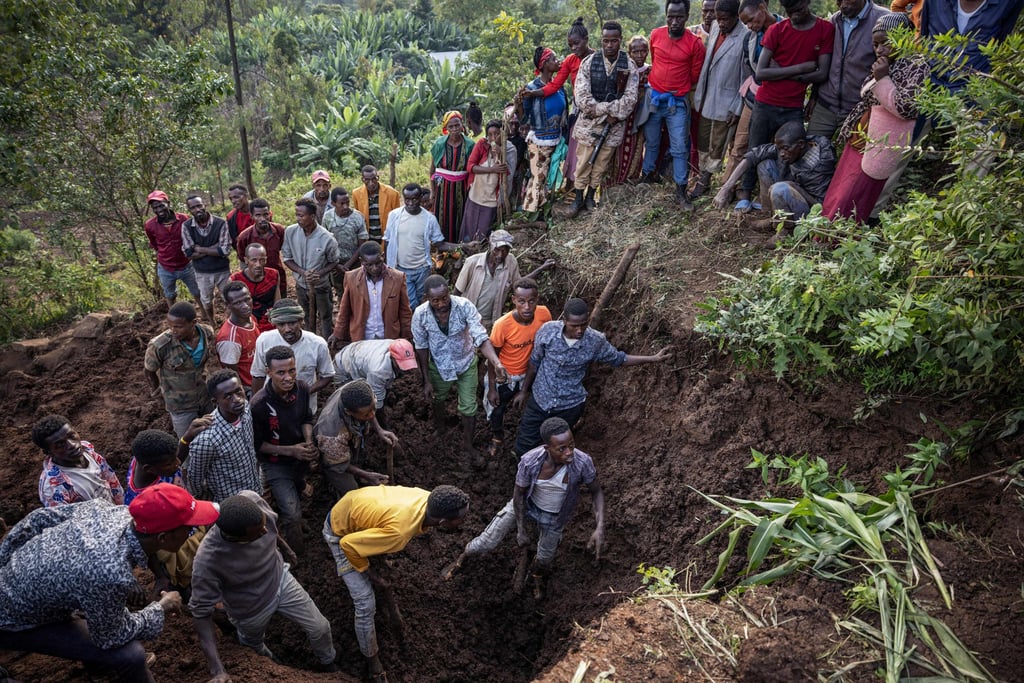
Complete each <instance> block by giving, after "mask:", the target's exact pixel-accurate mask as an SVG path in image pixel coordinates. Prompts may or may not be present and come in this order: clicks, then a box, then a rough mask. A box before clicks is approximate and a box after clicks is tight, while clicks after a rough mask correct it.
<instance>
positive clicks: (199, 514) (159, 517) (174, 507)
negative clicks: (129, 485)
mask: <svg viewBox="0 0 1024 683" xmlns="http://www.w3.org/2000/svg"><path fill="white" fill-rule="evenodd" d="M128 512H130V513H131V515H132V518H133V519H134V520H135V529H136V530H137V531H138V532H139V533H143V534H162V533H164V532H165V531H173V530H174V529H177V528H178V527H183V526H203V525H205V524H213V523H214V522H216V521H217V517H219V516H220V509H219V508H218V507H217V504H216V503H210V502H207V501H205V500H196V499H195V498H193V497H192V494H190V493H189V492H188V491H186V490H185V489H183V488H181V487H180V486H175V485H174V484H167V483H164V482H160V483H158V484H153V485H152V486H147V487H146V488H144V489H142V492H141V493H139V495H138V496H136V497H135V500H133V501H132V502H131V505H129V506H128Z"/></svg>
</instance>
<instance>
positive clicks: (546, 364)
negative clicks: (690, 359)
mask: <svg viewBox="0 0 1024 683" xmlns="http://www.w3.org/2000/svg"><path fill="white" fill-rule="evenodd" d="M562 318H563V319H562V320H552V321H551V322H549V323H544V324H543V325H541V327H540V329H539V330H537V336H536V337H535V338H534V340H533V351H532V352H531V353H530V365H529V367H528V368H527V370H526V377H525V378H523V389H522V391H521V392H520V398H517V399H516V400H517V401H518V404H517V405H516V407H520V406H521V405H522V403H523V398H522V397H525V396H527V395H529V399H526V409H525V410H524V411H523V418H522V420H521V421H520V422H519V433H518V434H517V435H516V443H515V446H513V448H512V451H513V452H514V453H515V454H516V455H517V456H522V455H523V454H524V453H526V451H528V450H530V449H531V448H535V447H537V446H540V445H541V438H540V425H541V423H542V422H544V420H546V419H548V418H549V417H560V418H562V419H563V420H565V421H566V422H568V423H569V427H570V428H573V429H575V427H576V423H577V422H578V421H579V419H580V417H581V416H582V415H583V403H584V401H586V400H587V390H586V389H584V388H583V378H584V376H585V375H586V374H587V368H589V367H590V364H591V363H594V362H598V363H608V364H609V365H611V366H612V367H615V368H617V367H620V366H622V367H629V366H632V365H644V364H645V363H660V362H662V361H664V360H666V359H667V358H668V357H669V356H671V355H672V347H670V346H666V347H665V348H663V349H662V350H661V351H659V352H658V353H657V354H656V355H653V356H634V355H631V354H628V353H626V352H625V351H619V350H618V349H617V348H615V347H614V346H612V345H611V343H610V342H609V341H608V340H607V339H606V338H605V336H604V334H603V333H601V332H598V331H597V330H595V329H592V328H591V327H589V325H590V309H589V308H588V307H587V302H585V301H584V300H583V299H569V300H568V301H567V302H566V303H565V310H564V311H563V312H562ZM531 392H532V393H531Z"/></svg>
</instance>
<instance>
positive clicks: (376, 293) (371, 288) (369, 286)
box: [363, 278, 384, 339]
mask: <svg viewBox="0 0 1024 683" xmlns="http://www.w3.org/2000/svg"><path fill="white" fill-rule="evenodd" d="M383 293H384V278H381V279H380V280H379V281H378V282H374V281H373V280H371V279H370V278H366V294H367V295H368V296H369V297H370V315H369V316H367V318H366V329H365V330H364V331H363V339H383V338H384V313H383V310H382V308H381V296H382V295H383Z"/></svg>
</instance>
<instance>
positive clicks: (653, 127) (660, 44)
mask: <svg viewBox="0 0 1024 683" xmlns="http://www.w3.org/2000/svg"><path fill="white" fill-rule="evenodd" d="M689 14H690V0H679V2H672V1H671V0H670V1H669V2H668V4H666V5H665V19H666V23H665V26H661V27H659V28H656V29H654V30H653V31H651V40H650V43H651V75H650V77H649V78H648V83H649V84H650V86H651V115H650V118H648V119H647V123H646V124H644V137H645V138H646V149H645V150H644V166H643V173H644V176H643V181H642V182H645V183H656V182H658V176H657V173H656V169H655V164H656V163H657V160H658V151H659V149H660V147H661V126H662V124H664V125H665V127H666V128H668V138H669V151H670V152H671V153H672V179H673V180H674V181H675V184H676V201H678V202H679V206H680V208H682V209H683V210H684V211H690V210H692V209H693V205H692V204H691V203H690V201H689V200H688V199H687V198H686V181H687V178H688V177H689V173H690V101H689V98H688V97H687V95H689V93H690V91H691V90H692V89H693V87H694V86H695V85H697V81H698V80H699V78H700V69H701V67H702V66H703V65H704V44H703V43H702V42H701V40H700V38H698V37H697V36H695V35H694V34H693V33H691V32H690V31H687V30H686V18H687V16H689Z"/></svg>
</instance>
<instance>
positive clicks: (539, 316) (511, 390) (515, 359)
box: [484, 277, 551, 458]
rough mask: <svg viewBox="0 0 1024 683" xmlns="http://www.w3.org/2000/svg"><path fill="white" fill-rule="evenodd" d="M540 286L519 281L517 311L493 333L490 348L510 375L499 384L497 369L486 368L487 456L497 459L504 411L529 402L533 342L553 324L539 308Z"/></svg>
mask: <svg viewBox="0 0 1024 683" xmlns="http://www.w3.org/2000/svg"><path fill="white" fill-rule="evenodd" d="M538 298H539V297H538V291H537V282H536V281H535V280H533V279H532V278H526V277H524V278H520V279H518V280H516V282H515V284H514V286H513V289H512V304H513V305H514V306H515V310H512V311H509V312H508V313H506V314H505V315H503V316H501V317H500V318H498V319H497V320H496V321H495V323H494V327H493V328H492V329H491V345H492V346H494V351H495V352H496V353H497V354H498V359H499V360H500V361H501V364H502V365H503V366H505V370H506V371H507V372H508V381H507V382H506V383H504V384H498V383H497V382H496V381H495V377H494V368H492V367H491V366H490V364H488V366H487V384H486V387H485V391H484V395H485V397H486V400H485V401H484V409H485V410H486V411H487V418H488V421H489V422H490V425H491V447H490V449H489V450H488V453H489V454H490V456H491V457H492V458H495V457H497V455H498V451H499V450H500V449H501V445H502V443H503V442H504V439H505V429H504V421H505V410H507V409H508V406H509V404H514V405H515V406H516V407H517V408H522V407H523V403H524V401H525V400H526V394H524V393H523V377H525V376H526V368H527V366H528V365H529V363H530V352H531V351H532V350H533V338H534V336H536V334H537V330H539V329H540V326H541V325H543V324H544V323H546V322H548V321H550V320H551V311H549V310H548V307H547V306H538V305H537V299H538Z"/></svg>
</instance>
